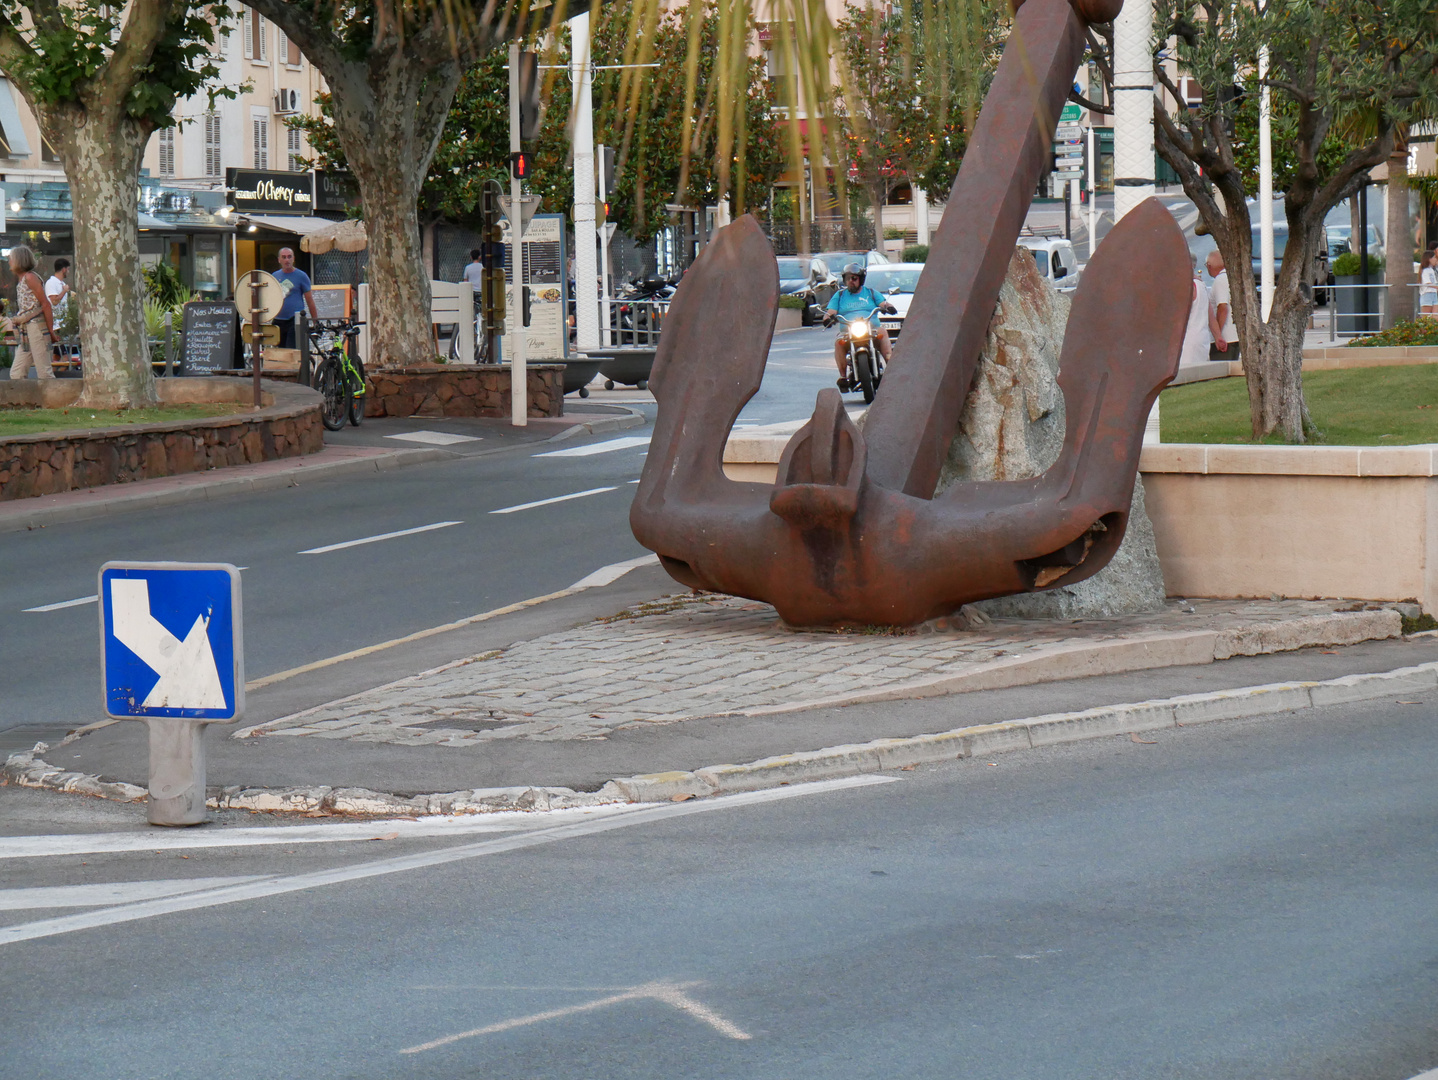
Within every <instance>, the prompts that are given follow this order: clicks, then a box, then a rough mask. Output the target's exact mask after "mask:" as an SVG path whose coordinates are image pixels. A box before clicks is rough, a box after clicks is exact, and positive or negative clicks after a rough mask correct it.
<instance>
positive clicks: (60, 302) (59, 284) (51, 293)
mask: <svg viewBox="0 0 1438 1080" xmlns="http://www.w3.org/2000/svg"><path fill="white" fill-rule="evenodd" d="M45 295H46V296H48V297H49V298H50V310H51V311H53V312H54V313H55V321H56V322H57V323H58V322H63V321H64V319H65V308H66V306H67V305H68V304H69V303H70V260H69V259H67V258H65V257H64V256H63V255H62V256H61V257H60V258H58V259H56V260H55V269H54V270H53V271H51V273H50V276H49V277H48V278H46V279H45Z"/></svg>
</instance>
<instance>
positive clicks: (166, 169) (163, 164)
mask: <svg viewBox="0 0 1438 1080" xmlns="http://www.w3.org/2000/svg"><path fill="white" fill-rule="evenodd" d="M159 135H160V175H161V176H174V175H175V129H174V128H172V127H167V128H161V129H160V131H159Z"/></svg>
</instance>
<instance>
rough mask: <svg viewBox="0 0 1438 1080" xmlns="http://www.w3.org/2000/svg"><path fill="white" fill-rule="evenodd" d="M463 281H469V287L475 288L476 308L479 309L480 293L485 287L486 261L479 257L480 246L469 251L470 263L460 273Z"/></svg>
mask: <svg viewBox="0 0 1438 1080" xmlns="http://www.w3.org/2000/svg"><path fill="white" fill-rule="evenodd" d="M460 280H461V281H467V282H469V287H470V288H471V289H473V290H474V305H475V310H476V311H478V310H479V294H480V291H481V290H482V289H483V288H484V263H483V262H481V261H480V258H479V248H473V249H472V250H471V251H470V253H469V265H468V266H466V267H465V268H464V273H463V274H462V275H460Z"/></svg>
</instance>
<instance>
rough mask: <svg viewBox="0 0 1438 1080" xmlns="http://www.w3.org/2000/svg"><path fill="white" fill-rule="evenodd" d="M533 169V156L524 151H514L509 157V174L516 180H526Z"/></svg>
mask: <svg viewBox="0 0 1438 1080" xmlns="http://www.w3.org/2000/svg"><path fill="white" fill-rule="evenodd" d="M533 169H534V155H533V154H531V153H529V152H528V151H525V150H516V151H515V152H514V153H512V154H510V155H509V174H510V175H511V176H513V177H514V178H515V179H516V180H528V179H529V174H530V172H532V171H533Z"/></svg>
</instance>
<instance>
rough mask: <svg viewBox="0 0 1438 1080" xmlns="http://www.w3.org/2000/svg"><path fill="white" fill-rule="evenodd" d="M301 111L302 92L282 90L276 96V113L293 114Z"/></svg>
mask: <svg viewBox="0 0 1438 1080" xmlns="http://www.w3.org/2000/svg"><path fill="white" fill-rule="evenodd" d="M299 111H300V92H299V91H298V90H281V91H279V92H278V93H276V94H275V112H277V113H292V112H299Z"/></svg>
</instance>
